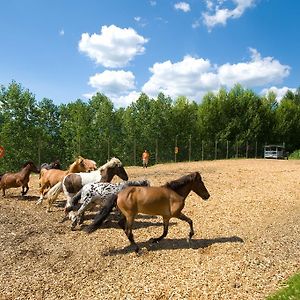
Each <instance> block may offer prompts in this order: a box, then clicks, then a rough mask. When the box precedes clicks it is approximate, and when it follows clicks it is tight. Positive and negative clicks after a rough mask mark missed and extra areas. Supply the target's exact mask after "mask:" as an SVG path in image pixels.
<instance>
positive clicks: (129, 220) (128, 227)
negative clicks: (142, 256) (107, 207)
mask: <svg viewBox="0 0 300 300" xmlns="http://www.w3.org/2000/svg"><path fill="white" fill-rule="evenodd" d="M133 221H134V216H130V217H127V218H126V224H125V226H124V225H123V226H124V231H125V234H126V235H127V238H128V240H129V242H130V244H131V246H133V249H134V251H135V252H136V253H138V252H139V250H140V248H139V246H138V245H137V244H136V242H135V241H134V238H133V234H132V225H133ZM118 223H120V221H119V222H118Z"/></svg>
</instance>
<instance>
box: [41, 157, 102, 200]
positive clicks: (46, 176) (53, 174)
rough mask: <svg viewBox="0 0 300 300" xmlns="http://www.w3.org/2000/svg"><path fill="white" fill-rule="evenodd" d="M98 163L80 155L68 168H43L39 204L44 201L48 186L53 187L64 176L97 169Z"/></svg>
mask: <svg viewBox="0 0 300 300" xmlns="http://www.w3.org/2000/svg"><path fill="white" fill-rule="evenodd" d="M96 168H97V165H96V163H95V162H94V161H93V160H90V159H86V158H83V157H81V156H79V157H78V158H77V159H76V160H75V161H74V162H73V163H72V164H71V165H70V166H69V168H68V170H65V171H63V170H59V169H50V170H47V169H45V168H43V169H42V170H41V173H40V186H41V189H40V194H41V195H40V198H39V199H38V201H37V204H41V203H42V202H43V199H44V196H45V194H46V192H47V190H48V188H51V187H53V186H54V185H56V184H57V183H58V182H61V181H62V180H63V178H64V177H65V176H66V175H68V174H70V173H76V172H90V171H93V170H96Z"/></svg>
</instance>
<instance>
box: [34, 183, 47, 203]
mask: <svg viewBox="0 0 300 300" xmlns="http://www.w3.org/2000/svg"><path fill="white" fill-rule="evenodd" d="M40 185H41V183H40ZM45 194H46V193H45V185H41V188H40V198H39V199H38V200H37V202H36V204H42V202H43V200H44V196H45Z"/></svg>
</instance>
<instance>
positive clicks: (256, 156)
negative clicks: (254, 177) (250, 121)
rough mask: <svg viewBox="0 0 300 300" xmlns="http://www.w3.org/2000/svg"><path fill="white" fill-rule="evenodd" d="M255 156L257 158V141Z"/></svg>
mask: <svg viewBox="0 0 300 300" xmlns="http://www.w3.org/2000/svg"><path fill="white" fill-rule="evenodd" d="M255 158H257V141H255Z"/></svg>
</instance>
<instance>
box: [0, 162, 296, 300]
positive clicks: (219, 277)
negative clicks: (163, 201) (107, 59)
mask: <svg viewBox="0 0 300 300" xmlns="http://www.w3.org/2000/svg"><path fill="white" fill-rule="evenodd" d="M126 170H127V171H128V174H129V177H130V178H131V179H143V178H147V179H149V180H150V181H151V183H152V185H161V184H164V183H165V182H166V181H168V180H173V179H176V178H178V177H180V176H182V175H185V174H187V173H188V172H190V171H195V170H199V171H200V172H201V174H202V176H203V179H204V182H205V184H206V186H207V188H208V190H209V192H210V193H211V198H210V199H209V200H208V201H203V200H202V199H200V198H199V197H198V196H196V195H195V194H194V193H191V194H190V196H188V198H187V201H186V206H185V208H184V210H183V212H184V213H185V214H187V215H188V216H190V217H191V218H192V219H193V221H194V227H195V231H196V234H195V236H194V239H193V241H192V244H191V245H189V244H188V243H187V241H186V237H187V235H188V232H189V228H188V225H187V224H186V223H184V222H182V221H180V220H177V219H172V220H171V226H170V230H169V234H168V236H167V238H166V239H165V240H163V241H162V242H160V243H159V244H157V245H155V246H153V245H149V243H148V242H147V241H148V240H149V238H151V237H153V236H158V235H160V234H161V231H162V225H161V218H160V217H149V216H139V218H138V219H137V221H136V224H135V229H134V235H135V238H136V241H137V242H138V243H139V245H140V246H142V253H141V254H140V255H139V256H137V255H136V254H135V253H134V252H132V249H131V248H130V247H129V246H128V244H129V243H128V240H127V238H126V236H125V234H124V233H123V232H122V230H121V229H119V228H118V226H117V225H116V222H115V220H114V219H113V218H112V219H111V220H110V221H109V222H108V223H107V224H105V226H104V227H103V228H101V229H99V230H97V231H96V232H94V233H93V234H90V235H87V234H86V233H85V232H84V231H82V230H80V228H78V230H77V231H71V230H70V223H69V222H65V223H62V224H61V223H59V221H60V220H61V218H62V216H63V204H64V202H63V197H62V196H61V197H60V200H59V201H58V202H57V206H56V207H54V210H53V212H51V213H46V203H44V204H42V206H37V205H36V204H35V202H36V199H37V196H38V178H37V176H32V177H31V181H30V184H31V189H30V190H29V193H28V196H27V197H26V198H21V197H19V193H20V189H11V190H8V191H7V197H6V198H2V197H1V196H0V211H1V213H0V298H1V299H14V300H15V299H76V300H77V299H145V300H146V299H151V300H152V299H161V300H163V299H218V300H219V299H230V300H233V299H239V300H241V299H243V300H245V299H251V300H255V299H265V297H266V296H267V295H269V294H270V293H272V292H273V291H275V290H276V289H277V288H278V287H279V286H280V284H281V283H282V281H284V280H285V279H286V278H288V277H289V276H290V275H292V274H293V273H295V272H299V271H300V194H299V191H300V189H299V178H300V161H290V160H289V161H286V160H285V161H276V160H227V161H209V162H206V161H205V162H193V163H177V164H166V165H156V166H152V167H149V168H148V169H146V170H144V169H142V168H140V167H128V168H126ZM94 214H95V212H91V213H89V214H87V216H86V217H87V219H86V221H85V224H89V223H90V222H91V218H92V217H93V216H94Z"/></svg>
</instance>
